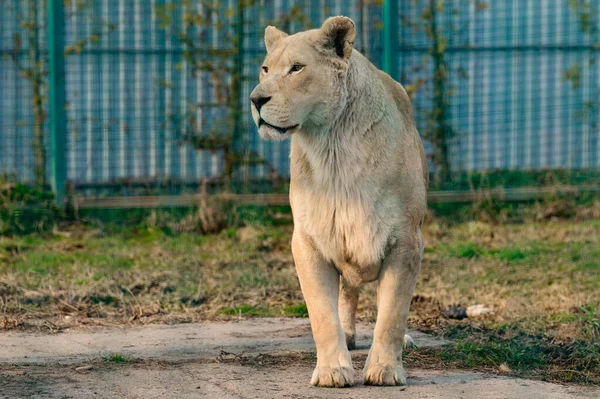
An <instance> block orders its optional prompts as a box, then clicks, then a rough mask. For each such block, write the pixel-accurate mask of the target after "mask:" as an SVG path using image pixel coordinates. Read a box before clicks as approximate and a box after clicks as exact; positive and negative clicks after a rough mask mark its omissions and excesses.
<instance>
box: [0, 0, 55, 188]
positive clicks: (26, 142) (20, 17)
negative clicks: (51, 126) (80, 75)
mask: <svg viewBox="0 0 600 399" xmlns="http://www.w3.org/2000/svg"><path fill="white" fill-rule="evenodd" d="M45 3H46V2H45V1H19V0H3V1H0V174H2V175H3V176H4V177H5V178H8V179H11V180H18V181H24V182H38V183H41V184H43V183H44V182H45V181H46V179H47V178H48V173H49V161H48V160H47V157H46V154H47V153H48V146H49V142H48V140H47V137H46V134H45V132H46V131H47V128H48V123H47V118H46V114H47V104H46V102H45V98H46V95H47V93H46V86H45V84H44V79H45V76H46V74H47V62H46V60H47V58H48V48H47V42H46V35H45V31H44V26H45V19H46V12H45V11H46V7H45Z"/></svg>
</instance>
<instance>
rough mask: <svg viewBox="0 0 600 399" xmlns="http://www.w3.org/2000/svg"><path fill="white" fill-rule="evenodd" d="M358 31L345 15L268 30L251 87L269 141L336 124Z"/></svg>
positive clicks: (258, 118)
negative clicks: (290, 30)
mask: <svg viewBox="0 0 600 399" xmlns="http://www.w3.org/2000/svg"><path fill="white" fill-rule="evenodd" d="M355 36H356V30H355V27H354V22H352V20H351V19H349V18H346V17H331V18H329V19H327V20H326V21H325V22H324V23H323V25H322V26H321V28H320V29H313V30H309V31H305V32H300V33H297V34H295V35H288V34H286V33H284V32H282V31H280V30H278V29H276V28H274V27H272V26H269V27H267V29H266V30H265V45H266V48H267V56H266V58H265V60H264V62H263V64H262V68H261V72H260V83H259V84H258V86H256V88H255V89H254V90H253V91H252V94H251V95H250V100H251V102H252V104H251V108H252V117H253V118H254V122H255V123H256V125H257V126H258V131H259V133H260V135H261V136H262V137H263V138H265V139H270V140H282V139H285V138H287V137H289V136H290V135H291V134H292V133H294V132H296V131H299V130H300V129H302V130H312V129H315V128H317V129H318V128H319V127H322V126H324V125H327V124H328V123H331V121H332V120H333V119H334V118H335V115H336V114H337V113H338V112H339V110H340V109H341V108H343V105H344V104H343V102H344V101H345V98H346V93H345V84H344V81H345V79H346V76H347V72H348V66H349V58H350V55H351V54H352V44H353V42H354V37H355Z"/></svg>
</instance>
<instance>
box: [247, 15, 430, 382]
mask: <svg viewBox="0 0 600 399" xmlns="http://www.w3.org/2000/svg"><path fill="white" fill-rule="evenodd" d="M355 35H356V31H355V26H354V22H352V20H351V19H349V18H346V17H332V18H329V19H327V20H326V21H325V22H324V23H323V26H322V27H321V28H320V29H314V30H309V31H306V32H300V33H297V34H295V35H290V36H288V35H287V34H286V33H284V32H282V31H279V30H277V29H276V28H274V27H272V26H269V27H267V29H266V31H265V43H266V48H267V56H266V58H265V61H264V64H263V66H262V71H261V73H260V84H259V85H258V86H257V87H256V88H255V89H254V91H253V92H252V94H251V95H250V99H251V102H252V106H251V107H252V116H253V118H254V121H255V122H256V125H257V126H258V130H259V133H260V135H261V136H262V137H263V138H265V139H275V140H281V139H284V138H288V137H291V138H292V149H291V187H290V202H291V205H292V212H293V214H294V235H293V238H292V253H293V256H294V261H295V263H296V269H297V271H298V277H299V279H300V285H301V287H302V293H303V295H304V299H305V300H306V305H307V307H308V313H309V316H310V323H311V327H312V332H313V336H314V339H315V342H316V346H317V366H316V368H315V370H314V372H313V375H312V379H311V384H313V385H317V386H323V387H343V386H350V385H352V384H353V382H354V369H353V367H352V362H351V360H350V353H349V352H348V349H349V348H352V347H353V346H354V342H355V331H356V330H355V313H356V306H357V302H358V292H359V286H360V284H362V283H366V282H370V281H375V280H378V286H377V295H378V298H377V307H378V315H377V324H376V326H375V334H374V338H373V345H372V347H371V351H370V353H369V357H368V358H367V361H366V365H365V369H364V382H365V383H366V384H372V385H401V384H405V383H406V378H405V376H404V370H403V368H402V349H403V338H404V334H405V331H406V321H407V317H408V312H409V307H410V301H411V298H412V295H413V291H414V288H415V283H416V280H417V276H418V274H419V270H420V267H421V258H422V254H423V237H422V235H421V224H422V221H423V216H424V214H425V207H426V186H427V183H428V175H427V164H426V161H425V155H424V152H423V147H422V145H421V140H420V138H419V134H418V132H417V130H416V128H415V123H414V119H413V115H412V109H411V105H410V100H409V98H408V96H407V95H406V92H405V91H404V89H403V88H402V86H400V84H398V83H397V82H395V81H394V80H393V79H392V78H390V77H389V76H388V75H387V74H385V73H383V72H382V71H380V70H378V69H377V68H376V67H375V66H374V65H373V64H371V63H370V62H369V61H368V60H367V59H366V58H365V57H364V56H362V55H361V54H360V53H359V52H358V51H356V50H353V49H352V45H353V42H354V37H355Z"/></svg>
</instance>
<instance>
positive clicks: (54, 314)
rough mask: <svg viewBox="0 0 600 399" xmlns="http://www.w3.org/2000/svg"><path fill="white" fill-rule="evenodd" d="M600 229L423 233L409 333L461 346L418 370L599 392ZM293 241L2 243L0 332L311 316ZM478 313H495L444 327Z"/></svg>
mask: <svg viewBox="0 0 600 399" xmlns="http://www.w3.org/2000/svg"><path fill="white" fill-rule="evenodd" d="M599 229H600V221H599V220H598V219H594V218H588V219H586V220H583V221H568V220H556V221H535V220H534V219H532V220H528V221H526V222H521V223H518V224H492V223H482V222H465V223H450V222H448V221H444V220H441V219H439V220H432V221H430V222H429V223H427V224H426V225H425V227H424V236H425V240H426V245H427V248H426V251H425V255H424V261H423V267H422V273H421V277H420V279H419V282H418V284H417V291H416V293H417V295H416V297H415V299H414V301H413V306H412V312H411V315H410V320H409V321H410V323H411V325H412V327H413V328H418V329H421V330H424V331H429V332H431V333H434V334H439V335H443V336H445V337H447V338H450V339H452V340H454V341H455V342H456V344H455V345H453V346H451V347H448V348H444V349H436V350H433V349H431V350H429V349H427V350H426V349H422V350H421V349H419V350H417V351H413V352H409V355H408V359H412V360H410V361H415V362H417V361H422V362H425V363H426V362H433V363H435V364H438V365H442V366H444V367H463V368H477V369H483V370H489V371H499V370H501V369H500V366H501V365H505V366H503V368H502V372H505V373H506V372H510V373H513V374H515V375H522V376H529V377H535V378H542V379H548V380H556V381H565V382H566V381H572V382H579V383H600V377H598V376H600V366H599V365H598V361H599V360H598V359H599V358H600V349H599V348H598V343H597V342H598V341H599V340H600V299H599V298H598V292H600V234H598V231H599ZM291 232H292V227H291V226H290V225H289V224H280V223H278V224H272V225H270V226H265V225H260V224H251V225H250V226H247V227H244V228H228V229H226V230H224V231H222V232H221V233H220V234H217V235H200V234H197V233H178V234H175V233H173V232H172V231H171V230H165V229H159V228H153V227H151V226H146V227H143V228H139V227H138V228H135V229H133V228H132V229H127V230H113V231H110V234H108V231H107V230H104V229H102V228H96V229H93V228H89V227H81V226H70V227H69V229H68V231H66V232H58V233H56V235H52V234H45V235H30V236H21V237H18V236H15V237H0V329H31V328H33V329H36V330H46V331H56V330H60V329H63V328H70V327H75V326H79V325H115V324H142V323H153V322H185V321H194V320H203V319H226V318H239V317H265V316H291V317H307V315H308V312H307V309H306V305H305V304H304V302H303V299H302V295H301V291H300V286H299V283H298V279H297V277H296V272H295V270H294V265H293V261H292V256H291V251H290V248H289V245H290V239H291ZM375 299H376V297H375V284H370V285H367V286H365V287H364V289H363V291H362V295H361V298H360V301H359V311H358V316H359V318H360V319H362V320H368V321H373V320H375V318H376V300H375ZM474 304H483V305H485V306H488V307H491V308H492V309H493V310H494V314H493V315H488V316H482V317H479V318H467V319H464V320H449V319H447V318H445V317H444V316H443V315H442V309H443V308H445V307H448V306H452V305H461V306H469V305H474ZM419 359H420V360H419ZM507 370H509V371H507Z"/></svg>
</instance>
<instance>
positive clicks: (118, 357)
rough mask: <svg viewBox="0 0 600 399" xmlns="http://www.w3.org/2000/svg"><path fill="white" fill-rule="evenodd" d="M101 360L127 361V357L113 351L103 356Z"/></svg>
mask: <svg viewBox="0 0 600 399" xmlns="http://www.w3.org/2000/svg"><path fill="white" fill-rule="evenodd" d="M102 360H104V361H105V362H112V363H127V362H128V361H129V359H128V358H127V357H126V356H125V355H122V354H120V353H113V354H111V355H109V356H103V357H102Z"/></svg>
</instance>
